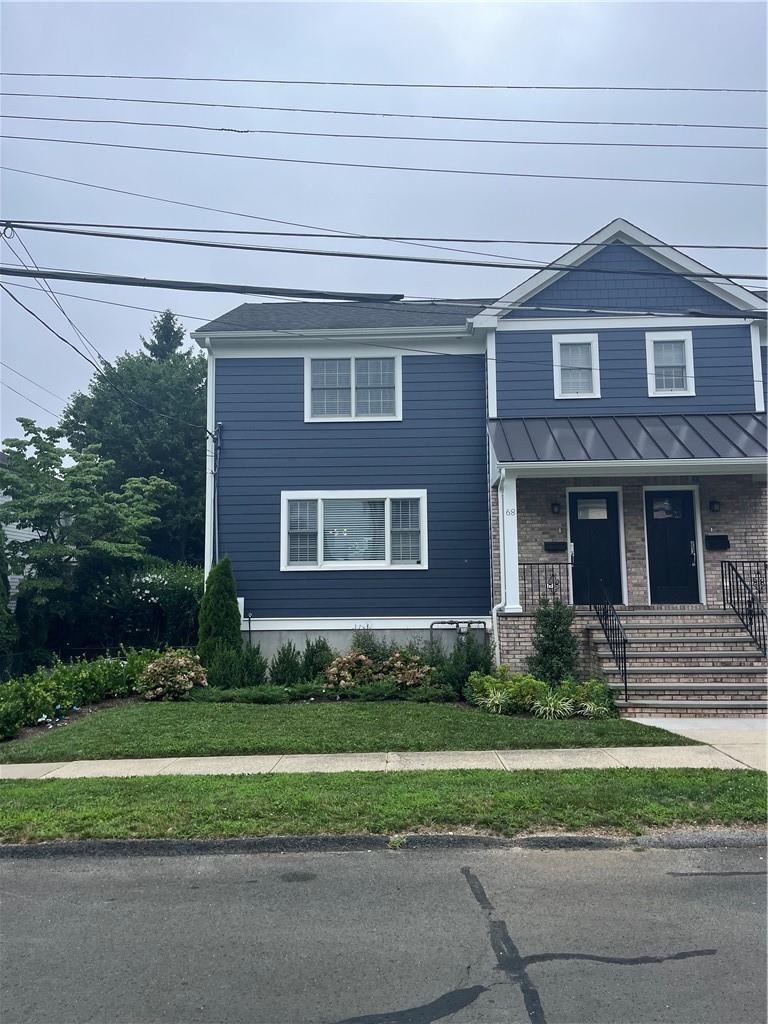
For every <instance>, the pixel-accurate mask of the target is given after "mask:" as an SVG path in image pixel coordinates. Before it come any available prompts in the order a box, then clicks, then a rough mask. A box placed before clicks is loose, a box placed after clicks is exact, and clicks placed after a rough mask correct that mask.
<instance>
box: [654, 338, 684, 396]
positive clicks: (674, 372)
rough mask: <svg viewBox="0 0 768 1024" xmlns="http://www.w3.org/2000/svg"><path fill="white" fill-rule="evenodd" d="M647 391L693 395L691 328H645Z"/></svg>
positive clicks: (661, 394)
mask: <svg viewBox="0 0 768 1024" xmlns="http://www.w3.org/2000/svg"><path fill="white" fill-rule="evenodd" d="M645 362H646V368H647V371H648V394H649V395H650V396H651V397H652V398H654V397H663V396H664V395H670V396H674V395H695V394H696V389H695V386H694V376H693V375H694V370H693V334H692V332H691V331H646V334H645Z"/></svg>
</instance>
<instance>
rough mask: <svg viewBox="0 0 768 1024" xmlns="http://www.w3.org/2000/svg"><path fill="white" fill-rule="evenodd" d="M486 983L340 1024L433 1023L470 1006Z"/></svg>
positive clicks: (346, 1019)
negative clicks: (420, 1003)
mask: <svg viewBox="0 0 768 1024" xmlns="http://www.w3.org/2000/svg"><path fill="white" fill-rule="evenodd" d="M487 991H488V988H487V986H485V985H472V986H471V987H470V988H458V989H454V991H453V992H446V993H445V995H442V996H439V997H438V998H437V999H433V1000H432V1002H431V1003H424V1004H423V1005H421V1006H412V1007H410V1009H407V1010H392V1011H390V1012H389V1013H370V1014H367V1015H365V1016H363V1017H346V1018H345V1019H344V1020H340V1021H338V1024H432V1022H433V1021H436V1020H440V1019H441V1018H442V1017H448V1016H449V1015H450V1014H453V1013H456V1012H457V1011H459V1010H463V1009H464V1007H466V1006H470V1005H471V1004H472V1003H474V1001H475V1000H476V999H477V997H478V996H480V995H482V994H483V992H487Z"/></svg>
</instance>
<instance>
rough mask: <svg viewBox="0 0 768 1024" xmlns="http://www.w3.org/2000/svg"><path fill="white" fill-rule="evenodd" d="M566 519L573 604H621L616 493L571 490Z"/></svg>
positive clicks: (617, 501)
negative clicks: (599, 602)
mask: <svg viewBox="0 0 768 1024" xmlns="http://www.w3.org/2000/svg"><path fill="white" fill-rule="evenodd" d="M568 517H569V524H570V531H571V556H572V559H573V565H572V573H573V603H574V604H592V603H593V602H594V601H603V600H605V595H606V592H607V595H608V597H609V599H610V600H611V601H612V602H613V604H621V603H622V601H623V595H622V586H621V547H620V544H619V496H618V494H617V493H616V491H572V492H571V493H570V495H569V497H568Z"/></svg>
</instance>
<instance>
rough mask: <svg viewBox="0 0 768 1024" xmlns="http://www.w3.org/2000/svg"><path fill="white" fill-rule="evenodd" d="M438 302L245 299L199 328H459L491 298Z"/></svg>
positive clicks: (199, 330)
mask: <svg viewBox="0 0 768 1024" xmlns="http://www.w3.org/2000/svg"><path fill="white" fill-rule="evenodd" d="M455 301H456V303H457V304H454V302H453V301H452V302H451V304H450V305H449V304H447V303H441V302H244V303H243V304H242V306H238V307H237V308H236V309H233V310H230V312H229V313H225V314H224V315H223V316H220V317H217V318H216V319H215V320H211V322H210V323H208V324H205V326H204V327H198V328H197V330H196V331H195V332H194V333H195V334H196V335H197V334H214V333H216V332H218V331H243V332H244V333H245V332H251V331H296V330H304V331H322V330H329V331H335V330H342V331H343V330H345V329H347V330H354V329H355V328H358V327H359V328H365V327H441V326H445V327H460V326H462V325H463V324H464V322H465V320H466V319H467V317H471V316H476V315H477V314H478V313H480V312H481V311H482V310H483V309H485V308H486V306H489V305H490V304H491V303H492V302H493V299H466V300H461V299H458V300H455Z"/></svg>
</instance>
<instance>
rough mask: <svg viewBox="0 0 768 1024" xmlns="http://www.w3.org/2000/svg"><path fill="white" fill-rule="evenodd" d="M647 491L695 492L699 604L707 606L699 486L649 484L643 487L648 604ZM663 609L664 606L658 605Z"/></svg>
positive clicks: (694, 523)
mask: <svg viewBox="0 0 768 1024" xmlns="http://www.w3.org/2000/svg"><path fill="white" fill-rule="evenodd" d="M647 491H692V492H693V528H694V532H695V534H696V569H697V575H698V578H699V604H702V605H704V607H705V608H706V606H707V578H706V574H705V572H704V533H703V530H702V527H701V501H700V500H699V485H698V484H647V485H646V486H644V487H643V507H642V516H643V546H644V548H645V593H646V597H647V599H648V604H649V605H650V604H651V562H650V558H649V555H648V521H647V516H646V510H645V495H646V492H647ZM657 607H660V608H663V607H664V605H657Z"/></svg>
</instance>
